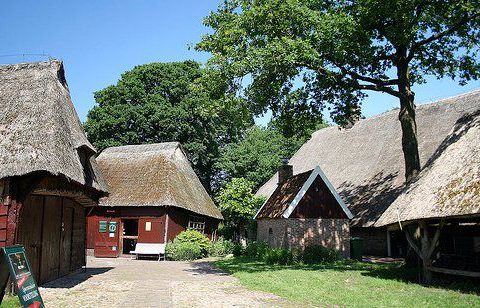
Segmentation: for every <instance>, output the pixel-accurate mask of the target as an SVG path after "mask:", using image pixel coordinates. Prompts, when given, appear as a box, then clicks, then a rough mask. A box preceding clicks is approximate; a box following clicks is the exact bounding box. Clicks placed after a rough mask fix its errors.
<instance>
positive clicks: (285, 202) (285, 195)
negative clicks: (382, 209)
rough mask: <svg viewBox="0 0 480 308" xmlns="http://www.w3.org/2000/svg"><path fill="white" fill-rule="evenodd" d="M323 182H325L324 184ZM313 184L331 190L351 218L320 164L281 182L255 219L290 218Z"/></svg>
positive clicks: (346, 215)
mask: <svg viewBox="0 0 480 308" xmlns="http://www.w3.org/2000/svg"><path fill="white" fill-rule="evenodd" d="M322 183H323V184H322ZM312 185H317V187H321V186H322V185H324V186H326V188H327V189H328V190H329V191H330V194H331V196H332V197H333V198H332V201H333V200H335V201H333V202H336V203H337V204H338V206H340V207H341V208H342V210H343V212H344V213H345V217H347V218H349V219H351V218H352V213H350V211H349V209H348V208H347V206H346V205H345V203H344V202H343V200H342V199H341V198H340V196H339V195H338V193H337V192H336V191H335V188H334V187H333V186H332V184H331V183H330V181H329V180H328V179H327V177H326V176H325V174H324V173H323V171H322V170H321V169H320V167H319V166H317V167H315V169H313V170H309V171H306V172H302V173H300V174H297V175H294V176H292V177H289V178H287V179H286V180H285V181H284V182H283V183H281V184H279V185H278V186H277V188H276V189H275V191H274V192H273V194H272V195H271V196H270V198H268V199H267V200H266V201H265V203H264V204H263V205H262V207H261V208H260V209H259V210H258V212H257V214H256V215H255V217H254V218H255V219H264V218H289V217H290V215H291V214H292V212H293V211H294V210H295V208H296V207H297V206H298V204H299V203H300V201H301V200H302V198H304V196H305V194H306V193H307V191H308V190H309V189H310V187H311V186H312Z"/></svg>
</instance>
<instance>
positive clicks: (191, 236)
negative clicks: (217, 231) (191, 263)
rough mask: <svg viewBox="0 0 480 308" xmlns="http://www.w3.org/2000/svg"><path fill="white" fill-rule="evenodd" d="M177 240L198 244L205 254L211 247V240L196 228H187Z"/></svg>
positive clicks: (204, 254)
mask: <svg viewBox="0 0 480 308" xmlns="http://www.w3.org/2000/svg"><path fill="white" fill-rule="evenodd" d="M175 240H177V241H179V242H181V243H192V244H195V245H198V247H200V250H201V251H202V254H203V256H206V255H207V254H208V250H209V248H210V240H209V239H208V237H206V236H205V235H204V234H203V233H200V232H198V231H195V230H186V231H183V232H181V233H180V234H179V235H177V237H176V238H175Z"/></svg>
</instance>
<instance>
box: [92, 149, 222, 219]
mask: <svg viewBox="0 0 480 308" xmlns="http://www.w3.org/2000/svg"><path fill="white" fill-rule="evenodd" d="M97 161H98V163H99V165H100V169H101V171H102V174H103V175H104V177H105V179H106V182H107V185H108V188H109V193H110V195H109V197H106V198H103V199H101V200H100V205H103V206H118V207H120V206H122V207H125V206H127V207H138V206H173V207H178V208H182V209H185V210H189V211H191V212H194V213H197V214H201V215H205V216H208V217H213V218H217V219H222V214H221V213H220V211H219V209H218V208H217V207H216V206H215V204H214V203H213V201H212V199H211V198H210V196H209V195H208V193H207V192H206V190H205V188H204V187H203V186H202V184H201V182H200V180H199V179H198V177H197V175H196V174H195V172H194V170H193V168H192V166H191V165H190V162H189V161H188V159H187V156H186V155H185V153H184V151H183V149H182V147H181V146H180V144H179V143H178V142H167V143H158V144H147V145H128V146H120V147H112V148H108V149H105V150H104V151H103V152H102V153H101V154H100V156H98V158H97Z"/></svg>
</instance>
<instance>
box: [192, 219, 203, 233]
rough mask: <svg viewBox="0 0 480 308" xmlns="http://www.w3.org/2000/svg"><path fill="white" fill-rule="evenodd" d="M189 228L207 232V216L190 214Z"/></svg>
mask: <svg viewBox="0 0 480 308" xmlns="http://www.w3.org/2000/svg"><path fill="white" fill-rule="evenodd" d="M188 229H191V230H196V231H198V232H201V233H204V232H205V218H203V217H199V216H190V219H189V221H188Z"/></svg>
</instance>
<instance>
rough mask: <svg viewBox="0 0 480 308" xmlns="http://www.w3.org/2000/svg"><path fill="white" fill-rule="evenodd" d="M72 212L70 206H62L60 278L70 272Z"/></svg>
mask: <svg viewBox="0 0 480 308" xmlns="http://www.w3.org/2000/svg"><path fill="white" fill-rule="evenodd" d="M73 212H74V209H73V207H72V206H67V205H65V204H64V206H63V213H62V233H61V241H60V268H59V274H60V276H64V275H66V274H68V273H69V272H70V264H71V257H72V235H73V232H72V231H73Z"/></svg>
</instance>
